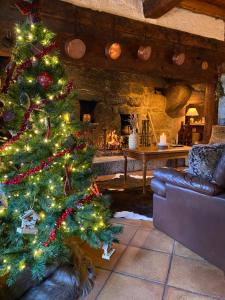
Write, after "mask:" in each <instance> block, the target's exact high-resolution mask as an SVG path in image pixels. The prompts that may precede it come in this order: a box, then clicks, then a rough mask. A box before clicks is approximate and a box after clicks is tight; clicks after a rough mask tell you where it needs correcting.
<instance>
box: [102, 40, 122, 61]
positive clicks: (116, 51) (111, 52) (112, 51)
mask: <svg viewBox="0 0 225 300" xmlns="http://www.w3.org/2000/svg"><path fill="white" fill-rule="evenodd" d="M121 53H122V48H121V45H120V44H119V43H108V44H107V45H106V48H105V55H106V56H107V57H108V58H111V59H112V60H117V59H118V58H119V57H120V55H121Z"/></svg>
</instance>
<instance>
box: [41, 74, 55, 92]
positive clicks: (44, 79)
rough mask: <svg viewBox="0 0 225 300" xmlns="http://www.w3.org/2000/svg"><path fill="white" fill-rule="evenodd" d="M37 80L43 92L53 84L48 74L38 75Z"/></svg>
mask: <svg viewBox="0 0 225 300" xmlns="http://www.w3.org/2000/svg"><path fill="white" fill-rule="evenodd" d="M37 80H38V82H39V84H40V85H41V86H42V87H43V88H44V89H45V90H47V89H48V88H49V86H50V85H51V84H52V83H53V80H52V77H51V75H50V74H49V73H48V72H42V73H40V74H39V75H38V77H37Z"/></svg>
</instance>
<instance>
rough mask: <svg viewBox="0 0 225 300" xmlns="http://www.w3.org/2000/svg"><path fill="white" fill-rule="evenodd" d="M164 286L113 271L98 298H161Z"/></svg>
mask: <svg viewBox="0 0 225 300" xmlns="http://www.w3.org/2000/svg"><path fill="white" fill-rule="evenodd" d="M162 294H163V286H161V285H158V284H153V283H150V282H148V281H145V280H141V279H138V278H132V277H128V276H124V275H121V274H116V273H113V274H112V275H111V276H110V278H109V280H108V281H107V283H106V285H105V287H104V288H103V290H102V291H101V293H100V295H99V296H98V298H97V300H161V299H162Z"/></svg>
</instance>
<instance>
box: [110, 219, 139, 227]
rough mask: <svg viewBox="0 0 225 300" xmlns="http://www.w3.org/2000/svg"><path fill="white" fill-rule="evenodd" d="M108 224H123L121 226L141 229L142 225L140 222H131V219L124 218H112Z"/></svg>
mask: <svg viewBox="0 0 225 300" xmlns="http://www.w3.org/2000/svg"><path fill="white" fill-rule="evenodd" d="M110 223H117V224H123V225H129V226H135V227H138V228H139V227H141V226H142V223H141V221H140V220H131V219H125V218H113V219H111V220H110Z"/></svg>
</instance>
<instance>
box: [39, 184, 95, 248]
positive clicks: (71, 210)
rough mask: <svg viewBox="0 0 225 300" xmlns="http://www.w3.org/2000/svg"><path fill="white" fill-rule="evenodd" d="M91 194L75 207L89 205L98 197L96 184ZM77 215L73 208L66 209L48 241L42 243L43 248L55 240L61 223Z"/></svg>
mask: <svg viewBox="0 0 225 300" xmlns="http://www.w3.org/2000/svg"><path fill="white" fill-rule="evenodd" d="M92 190H93V192H92V194H90V195H88V196H86V197H85V198H83V199H81V200H79V201H78V205H77V206H83V205H84V204H87V203H90V202H91V201H92V199H93V198H94V197H95V196H96V195H99V190H98V187H97V185H96V184H94V185H93V188H92ZM73 212H74V213H75V214H76V213H77V212H76V211H75V209H74V208H66V210H65V211H64V212H63V213H62V215H61V216H60V217H59V218H58V219H57V221H56V225H55V227H54V228H53V229H52V230H51V231H50V234H49V240H48V241H47V242H44V243H43V246H44V247H48V246H49V244H50V242H51V241H54V240H55V238H56V233H57V230H58V229H59V228H60V227H61V226H62V223H63V222H64V221H65V220H66V219H67V218H68V216H69V215H71V214H72V213H73Z"/></svg>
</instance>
